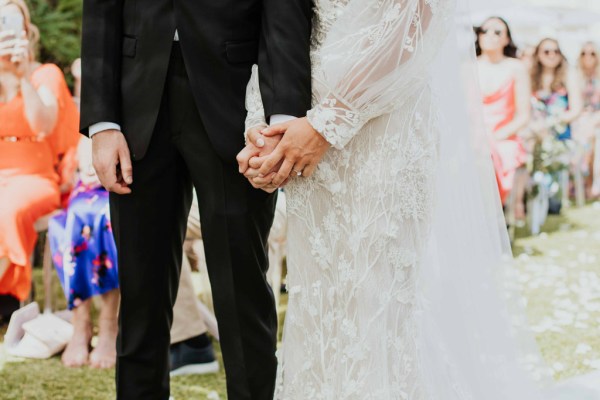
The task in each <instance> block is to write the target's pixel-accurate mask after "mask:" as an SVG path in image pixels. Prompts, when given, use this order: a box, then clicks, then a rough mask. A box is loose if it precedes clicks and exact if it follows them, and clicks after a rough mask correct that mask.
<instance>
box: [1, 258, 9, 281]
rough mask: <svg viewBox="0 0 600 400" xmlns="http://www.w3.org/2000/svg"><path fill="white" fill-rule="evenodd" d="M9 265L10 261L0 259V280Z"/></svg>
mask: <svg viewBox="0 0 600 400" xmlns="http://www.w3.org/2000/svg"><path fill="white" fill-rule="evenodd" d="M9 265H10V261H9V260H8V257H0V279H2V277H4V274H5V273H6V271H7V270H8V266H9Z"/></svg>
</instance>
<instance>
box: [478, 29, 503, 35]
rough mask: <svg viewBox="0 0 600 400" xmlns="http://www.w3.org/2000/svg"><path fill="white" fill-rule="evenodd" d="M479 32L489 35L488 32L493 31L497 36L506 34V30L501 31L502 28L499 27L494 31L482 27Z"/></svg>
mask: <svg viewBox="0 0 600 400" xmlns="http://www.w3.org/2000/svg"><path fill="white" fill-rule="evenodd" d="M479 33H480V34H482V35H487V34H488V33H493V34H494V35H496V36H498V37H500V36H502V35H503V34H504V31H501V30H499V29H496V30H494V31H491V30H489V29H484V28H481V29H480V30H479Z"/></svg>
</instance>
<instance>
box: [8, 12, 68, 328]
mask: <svg viewBox="0 0 600 400" xmlns="http://www.w3.org/2000/svg"><path fill="white" fill-rule="evenodd" d="M0 15H1V16H2V17H3V19H4V21H12V22H13V23H14V22H16V25H17V27H16V29H14V28H13V29H3V30H2V31H0V121H2V123H0V306H2V307H1V308H2V310H3V313H4V315H3V316H2V317H3V318H8V317H9V315H10V314H11V312H12V311H14V310H15V309H16V308H18V306H19V303H20V302H21V301H23V300H25V299H26V298H27V297H28V296H29V293H30V289H31V253H32V252H33V248H34V245H35V242H36V238H37V234H36V232H35V229H34V223H35V221H36V220H37V219H38V218H40V217H42V216H43V215H45V214H48V213H50V212H52V211H53V210H55V209H56V208H58V207H59V205H60V195H61V190H60V187H61V186H60V185H61V175H62V177H63V179H64V180H65V181H68V180H69V178H68V177H67V176H68V173H66V172H65V171H69V170H72V168H71V167H68V166H66V165H65V155H66V154H68V153H69V150H70V149H72V148H73V146H74V145H75V143H76V141H77V140H78V138H79V135H78V134H77V124H78V119H79V118H78V114H77V109H76V107H75V105H74V104H73V101H72V100H71V95H70V93H69V90H68V88H67V85H66V83H65V79H64V76H63V74H62V72H61V70H60V69H59V68H58V67H57V66H56V65H53V64H44V65H41V64H39V63H38V62H37V61H36V60H35V57H34V54H35V47H36V44H37V42H38V39H39V32H38V29H37V28H36V26H35V25H33V24H32V23H31V18H30V13H29V10H28V8H27V5H26V4H25V2H24V1H23V0H0ZM68 159H69V160H72V158H68ZM59 172H60V173H59Z"/></svg>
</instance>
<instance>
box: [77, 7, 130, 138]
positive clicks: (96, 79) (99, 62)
mask: <svg viewBox="0 0 600 400" xmlns="http://www.w3.org/2000/svg"><path fill="white" fill-rule="evenodd" d="M122 11H123V0H84V1H83V34H82V50H81V61H82V68H81V69H82V82H81V122H80V130H81V132H82V133H83V134H85V135H88V134H89V127H90V126H92V125H94V124H96V123H99V122H104V121H110V122H112V123H115V124H120V122H121V121H120V120H121V117H120V98H121V93H120V92H121V47H122V15H123V13H122Z"/></svg>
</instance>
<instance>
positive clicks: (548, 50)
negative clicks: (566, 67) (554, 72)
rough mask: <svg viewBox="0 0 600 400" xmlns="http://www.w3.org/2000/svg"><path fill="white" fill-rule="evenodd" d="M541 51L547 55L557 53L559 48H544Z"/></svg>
mask: <svg viewBox="0 0 600 400" xmlns="http://www.w3.org/2000/svg"><path fill="white" fill-rule="evenodd" d="M542 53H544V54H545V55H547V56H549V55H551V54H552V55H555V56H557V55H559V54H560V50H558V49H546V50H542Z"/></svg>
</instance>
